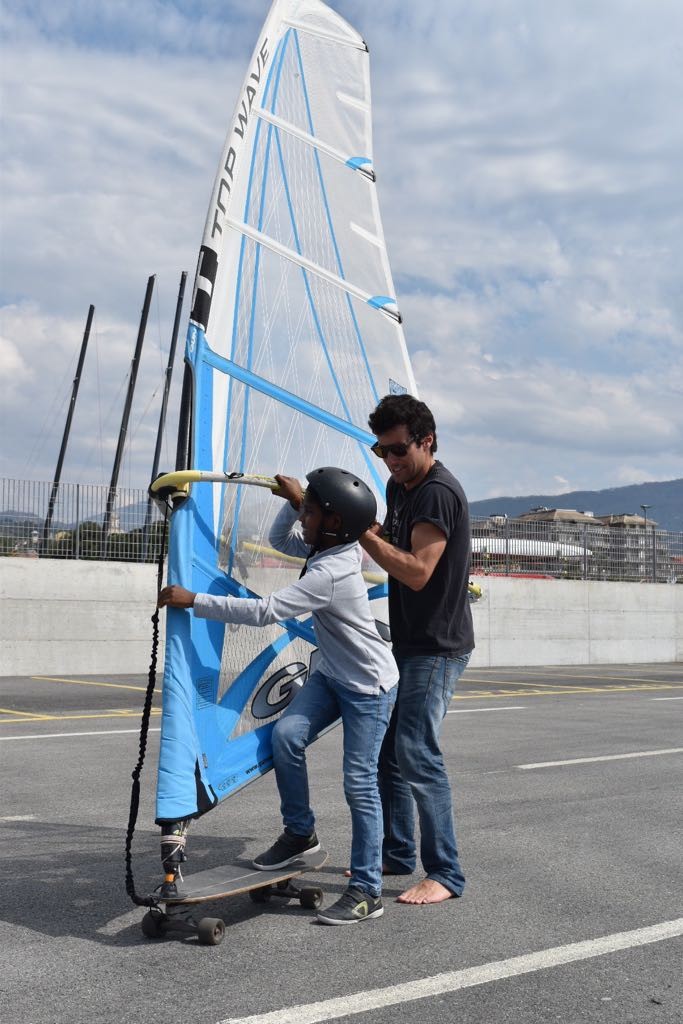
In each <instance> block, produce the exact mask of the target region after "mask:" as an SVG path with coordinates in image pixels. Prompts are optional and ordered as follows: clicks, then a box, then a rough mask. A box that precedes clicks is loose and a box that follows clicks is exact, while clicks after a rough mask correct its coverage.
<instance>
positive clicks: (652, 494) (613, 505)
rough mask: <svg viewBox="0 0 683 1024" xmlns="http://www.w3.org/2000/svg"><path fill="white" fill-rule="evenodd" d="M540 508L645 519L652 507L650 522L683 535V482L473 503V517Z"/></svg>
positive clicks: (672, 481) (513, 514) (517, 513)
mask: <svg viewBox="0 0 683 1024" xmlns="http://www.w3.org/2000/svg"><path fill="white" fill-rule="evenodd" d="M539 505H545V506H547V507H548V508H573V509H578V510H579V511H581V512H593V513H594V514H595V515H596V516H604V515H609V514H610V513H615V514H617V515H618V514H620V513H622V512H629V513H631V512H633V513H635V514H636V515H642V514H643V513H642V510H641V508H640V506H641V505H651V506H652V507H651V508H649V509H648V510H647V518H648V519H653V520H654V521H655V522H656V524H657V526H658V528H659V529H660V530H670V531H672V532H673V533H683V479H681V480H665V481H664V482H662V483H645V484H631V485H629V486H628V487H608V488H606V489H605V490H604V491H568V492H567V493H566V494H529V495H527V496H525V497H521V498H508V497H502V498H485V499H484V500H483V501H471V502H470V513H471V514H472V515H473V516H490V515H495V514H496V513H500V514H501V515H508V516H518V515H521V513H522V512H528V511H529V510H530V509H532V508H536V507H537V506H539Z"/></svg>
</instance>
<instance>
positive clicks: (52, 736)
mask: <svg viewBox="0 0 683 1024" xmlns="http://www.w3.org/2000/svg"><path fill="white" fill-rule="evenodd" d="M130 732H135V733H139V732H140V730H139V729H98V730H97V731H96V732H44V733H43V734H42V735H40V734H39V733H36V734H35V735H33V736H0V743H9V742H10V741H12V740H61V739H65V738H66V737H70V736H119V735H123V733H130ZM149 732H161V729H160V728H158V727H157V728H154V729H149Z"/></svg>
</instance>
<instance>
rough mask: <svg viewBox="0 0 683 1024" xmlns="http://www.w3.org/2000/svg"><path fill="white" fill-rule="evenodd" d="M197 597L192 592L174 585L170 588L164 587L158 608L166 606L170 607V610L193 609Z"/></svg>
mask: <svg viewBox="0 0 683 1024" xmlns="http://www.w3.org/2000/svg"><path fill="white" fill-rule="evenodd" d="M196 596H197V595H196V594H193V593H192V591H191V590H185V587H179V586H177V585H176V584H173V585H172V586H170V587H164V589H163V590H162V591H161V592H160V594H159V601H158V607H159V608H163V607H164V605H168V606H169V608H191V607H192V605H193V604H194V599H195V597H196Z"/></svg>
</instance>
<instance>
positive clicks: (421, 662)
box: [379, 654, 470, 896]
mask: <svg viewBox="0 0 683 1024" xmlns="http://www.w3.org/2000/svg"><path fill="white" fill-rule="evenodd" d="M469 660H470V655H469V654H465V655H463V656H462V657H458V658H445V657H441V656H431V655H430V656H418V657H401V656H400V655H397V656H396V663H397V664H398V668H399V672H400V680H399V684H398V697H397V700H396V707H395V709H394V714H393V716H392V719H391V723H390V725H389V729H388V731H387V734H386V738H385V740H384V744H383V746H382V751H381V754H380V760H379V790H380V794H381V797H382V808H383V812H384V845H383V849H382V853H383V860H384V865H385V867H386V868H388V870H389V871H392V872H396V873H397V874H411V873H412V872H413V871H414V870H415V863H416V847H415V838H414V834H415V813H414V805H413V799H414V801H415V803H416V804H417V811H418V815H419V820H420V834H421V839H420V859H421V861H422V866H423V868H424V869H425V871H426V873H427V877H428V878H433V879H435V880H436V881H437V882H440V883H441V884H442V885H443V886H445V887H446V888H447V889H449V890H450V891H451V892H452V893H454V894H455V895H456V896H459V895H460V894H461V892H462V891H463V889H464V887H465V876H464V875H463V873H462V868H461V867H460V862H459V860H458V849H457V846H456V840H455V825H454V822H453V807H452V802H451V787H450V783H449V781H448V774H447V772H446V767H445V765H444V761H443V755H442V753H441V749H440V747H439V735H440V732H441V723H442V722H443V719H444V716H445V714H446V712H447V710H448V706H449V704H450V701H451V697H452V696H453V693H454V691H455V687H456V683H457V682H458V679H459V678H460V676H461V675H462V673H463V672H464V670H465V668H466V667H467V663H468V661H469Z"/></svg>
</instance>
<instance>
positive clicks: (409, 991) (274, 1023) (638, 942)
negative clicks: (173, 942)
mask: <svg viewBox="0 0 683 1024" xmlns="http://www.w3.org/2000/svg"><path fill="white" fill-rule="evenodd" d="M678 935H683V917H679V918H677V919H676V920H675V921H662V922H661V923H660V924H654V925H651V926H650V927H649V928H636V929H634V930H633V931H629V932H616V933H615V934H614V935H605V936H602V937H601V938H599V939H587V940H586V941H584V942H572V943H570V944H569V945H567V946H555V947H554V948H552V949H542V950H539V951H538V952H537V953H527V954H526V955H524V956H514V957H511V958H510V959H509V960H496V961H494V962H493V963H488V964H481V965H480V966H479V967H468V968H465V969H464V970H462V971H448V972H447V973H445V974H436V975H434V976H433V977H431V978H419V979H418V980H416V981H409V982H406V983H405V984H403V985H390V986H388V987H387V988H376V989H370V990H369V991H367V992H358V993H356V994H354V995H346V996H341V997H339V998H337V999H324V1000H322V1001H321V1002H318V1003H307V1004H304V1005H302V1006H290V1007H286V1008H285V1009H282V1010H273V1011H272V1012H270V1013H257V1014H254V1015H253V1016H251V1017H229V1018H226V1019H225V1020H222V1021H220V1022H219V1024H320V1022H321V1021H328V1020H337V1019H338V1018H340V1017H350V1016H352V1015H353V1014H356V1013H367V1011H368V1010H377V1009H381V1008H383V1007H385V1006H396V1005H400V1004H401V1003H405V1002H409V1001H411V1000H415V999H427V998H433V997H434V996H439V995H443V993H445V992H457V991H458V990H459V989H463V988H472V987H474V986H475V985H486V984H488V983H489V982H492V981H500V980H501V979H502V978H514V977H517V976H518V975H520V974H530V973H531V972H532V971H542V970H545V969H547V968H548V967H558V966H560V965H561V964H570V963H575V962H576V961H577V960H588V959H590V958H591V957H594V956H604V955H605V954H606V953H615V952H617V951H618V950H620V949H632V948H633V947H635V946H645V945H647V944H648V943H651V942H661V941H662V940H664V939H672V938H674V937H676V936H678Z"/></svg>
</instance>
